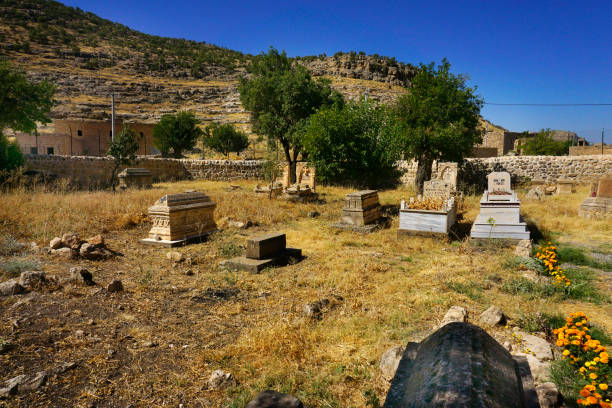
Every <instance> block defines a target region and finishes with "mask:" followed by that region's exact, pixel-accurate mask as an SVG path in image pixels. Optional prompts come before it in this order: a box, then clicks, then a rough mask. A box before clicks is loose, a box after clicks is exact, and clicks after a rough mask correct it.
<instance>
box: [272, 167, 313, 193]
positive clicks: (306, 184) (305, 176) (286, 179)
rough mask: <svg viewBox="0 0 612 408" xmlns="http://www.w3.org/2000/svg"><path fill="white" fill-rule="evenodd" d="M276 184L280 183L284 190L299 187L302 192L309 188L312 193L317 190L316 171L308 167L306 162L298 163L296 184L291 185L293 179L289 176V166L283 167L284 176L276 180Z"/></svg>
mask: <svg viewBox="0 0 612 408" xmlns="http://www.w3.org/2000/svg"><path fill="white" fill-rule="evenodd" d="M275 182H276V183H279V184H280V185H281V186H282V187H283V188H289V187H292V186H294V187H295V186H299V187H300V188H301V189H302V190H304V189H306V188H309V189H310V190H311V191H312V192H314V191H315V190H316V186H317V182H316V170H315V168H314V167H310V166H308V163H306V162H297V163H296V164H295V183H294V184H292V183H291V177H290V176H289V164H286V165H285V166H284V167H283V174H282V176H281V177H279V178H278V179H276V181H275Z"/></svg>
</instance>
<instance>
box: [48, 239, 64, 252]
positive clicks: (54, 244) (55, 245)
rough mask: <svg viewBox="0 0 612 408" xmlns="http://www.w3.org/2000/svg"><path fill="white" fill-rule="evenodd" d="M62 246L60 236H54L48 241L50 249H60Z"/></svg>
mask: <svg viewBox="0 0 612 408" xmlns="http://www.w3.org/2000/svg"><path fill="white" fill-rule="evenodd" d="M61 247H62V239H61V238H60V237H55V238H53V239H52V240H51V242H49V248H51V249H60V248H61Z"/></svg>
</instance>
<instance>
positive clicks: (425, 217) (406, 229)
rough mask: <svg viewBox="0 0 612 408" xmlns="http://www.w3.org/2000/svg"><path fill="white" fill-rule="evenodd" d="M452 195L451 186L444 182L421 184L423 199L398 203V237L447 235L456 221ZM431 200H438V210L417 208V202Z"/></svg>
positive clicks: (430, 181)
mask: <svg viewBox="0 0 612 408" xmlns="http://www.w3.org/2000/svg"><path fill="white" fill-rule="evenodd" d="M453 193H454V188H453V186H452V185H451V184H450V183H448V182H446V181H444V180H429V181H426V182H425V183H423V199H421V198H420V197H417V199H416V200H414V198H411V199H410V202H409V203H406V202H405V201H404V200H402V201H401V203H400V211H399V229H398V231H397V232H398V235H403V234H406V235H420V236H438V235H440V236H446V235H448V233H449V231H450V228H451V227H452V226H453V225H454V224H455V222H456V220H457V203H456V201H455V197H453V196H452V195H453ZM432 198H433V199H440V201H441V202H440V204H441V206H440V207H439V208H437V209H429V210H427V209H421V208H418V207H419V205H418V204H419V201H422V202H427V201H428V199H432ZM415 204H416V205H415ZM411 207H413V208H411Z"/></svg>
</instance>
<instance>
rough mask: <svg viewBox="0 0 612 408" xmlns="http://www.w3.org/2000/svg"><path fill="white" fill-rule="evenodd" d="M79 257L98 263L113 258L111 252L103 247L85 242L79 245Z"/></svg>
mask: <svg viewBox="0 0 612 408" xmlns="http://www.w3.org/2000/svg"><path fill="white" fill-rule="evenodd" d="M79 255H81V258H85V259H89V260H90V261H99V260H103V259H108V258H110V257H112V256H113V254H112V252H110V251H109V250H108V249H106V248H105V247H104V246H95V245H92V244H90V243H87V242H85V243H84V244H83V245H81V249H80V250H79Z"/></svg>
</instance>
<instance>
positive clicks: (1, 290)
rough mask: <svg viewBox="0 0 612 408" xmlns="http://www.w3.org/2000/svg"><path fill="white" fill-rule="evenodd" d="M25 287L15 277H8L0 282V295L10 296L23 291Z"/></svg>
mask: <svg viewBox="0 0 612 408" xmlns="http://www.w3.org/2000/svg"><path fill="white" fill-rule="evenodd" d="M25 292H26V289H25V288H24V287H23V286H21V285H20V284H19V282H18V281H17V279H10V280H7V281H6V282H2V283H0V296H12V295H19V294H21V293H25Z"/></svg>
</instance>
